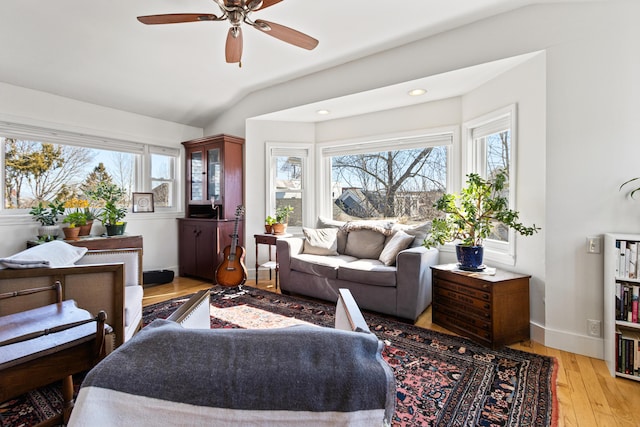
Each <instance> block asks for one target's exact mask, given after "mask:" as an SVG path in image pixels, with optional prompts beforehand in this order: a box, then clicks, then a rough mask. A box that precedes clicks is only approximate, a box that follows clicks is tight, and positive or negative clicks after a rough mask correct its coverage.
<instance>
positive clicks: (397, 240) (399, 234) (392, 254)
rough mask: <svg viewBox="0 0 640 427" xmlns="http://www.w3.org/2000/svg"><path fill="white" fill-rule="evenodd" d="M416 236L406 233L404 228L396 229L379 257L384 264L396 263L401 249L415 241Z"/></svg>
mask: <svg viewBox="0 0 640 427" xmlns="http://www.w3.org/2000/svg"><path fill="white" fill-rule="evenodd" d="M413 240H414V237H413V236H411V235H409V234H407V233H405V232H404V231H402V230H398V231H396V232H395V233H394V234H393V235H392V236H391V237H390V238H388V239H387V242H386V243H385V245H384V249H382V253H380V257H378V259H379V260H380V261H381V262H382V263H383V264H384V265H395V263H396V257H397V256H398V253H400V251H403V250H405V249H407V248H408V247H409V245H411V243H413Z"/></svg>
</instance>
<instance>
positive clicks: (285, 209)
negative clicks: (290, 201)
mask: <svg viewBox="0 0 640 427" xmlns="http://www.w3.org/2000/svg"><path fill="white" fill-rule="evenodd" d="M292 212H293V206H291V205H284V206H280V207H279V208H277V209H276V222H275V223H273V225H272V228H273V234H284V233H285V232H286V231H287V225H288V224H289V215H291V213H292Z"/></svg>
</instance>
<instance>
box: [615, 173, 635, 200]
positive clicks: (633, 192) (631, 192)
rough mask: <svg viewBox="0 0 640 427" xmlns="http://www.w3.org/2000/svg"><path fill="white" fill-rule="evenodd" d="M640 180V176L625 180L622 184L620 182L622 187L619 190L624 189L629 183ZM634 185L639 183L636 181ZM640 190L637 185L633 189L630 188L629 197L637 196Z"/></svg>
mask: <svg viewBox="0 0 640 427" xmlns="http://www.w3.org/2000/svg"><path fill="white" fill-rule="evenodd" d="M638 180H640V177H635V178H631V179H630V180H628V181H625V182H623V183H622V184H620V188H619V189H618V191H622V189H623V188H624V187H626V186H627V185H628V184H631V183H632V182H635V181H638ZM634 185H638V183H637V182H636V183H635V184H634ZM638 192H640V187H636V188H632V189H631V190H629V193H628V194H629V197H631V198H632V199H634V198H635V195H636V194H637V193H638Z"/></svg>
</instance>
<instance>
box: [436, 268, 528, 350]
mask: <svg viewBox="0 0 640 427" xmlns="http://www.w3.org/2000/svg"><path fill="white" fill-rule="evenodd" d="M431 269H432V274H433V311H432V313H433V315H432V316H433V319H432V321H433V323H435V324H437V325H440V326H442V327H445V328H447V329H449V330H451V331H453V332H456V333H458V334H460V335H463V336H465V337H468V338H470V339H471V340H472V341H475V342H477V343H480V344H482V345H486V346H488V347H492V348H494V349H495V348H498V347H501V346H503V345H507V344H512V343H514V342H518V341H523V340H528V339H529V328H530V326H529V322H530V320H529V278H530V277H531V276H528V275H524V274H518V273H511V272H507V271H501V270H496V273H495V275H488V274H482V273H471V272H465V271H460V270H458V269H457V267H456V265H455V264H447V265H436V266H434V267H431Z"/></svg>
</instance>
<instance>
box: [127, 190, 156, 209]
mask: <svg viewBox="0 0 640 427" xmlns="http://www.w3.org/2000/svg"><path fill="white" fill-rule="evenodd" d="M131 204H132V206H133V212H134V213H138V212H154V210H155V209H154V207H153V193H132V201H131Z"/></svg>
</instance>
